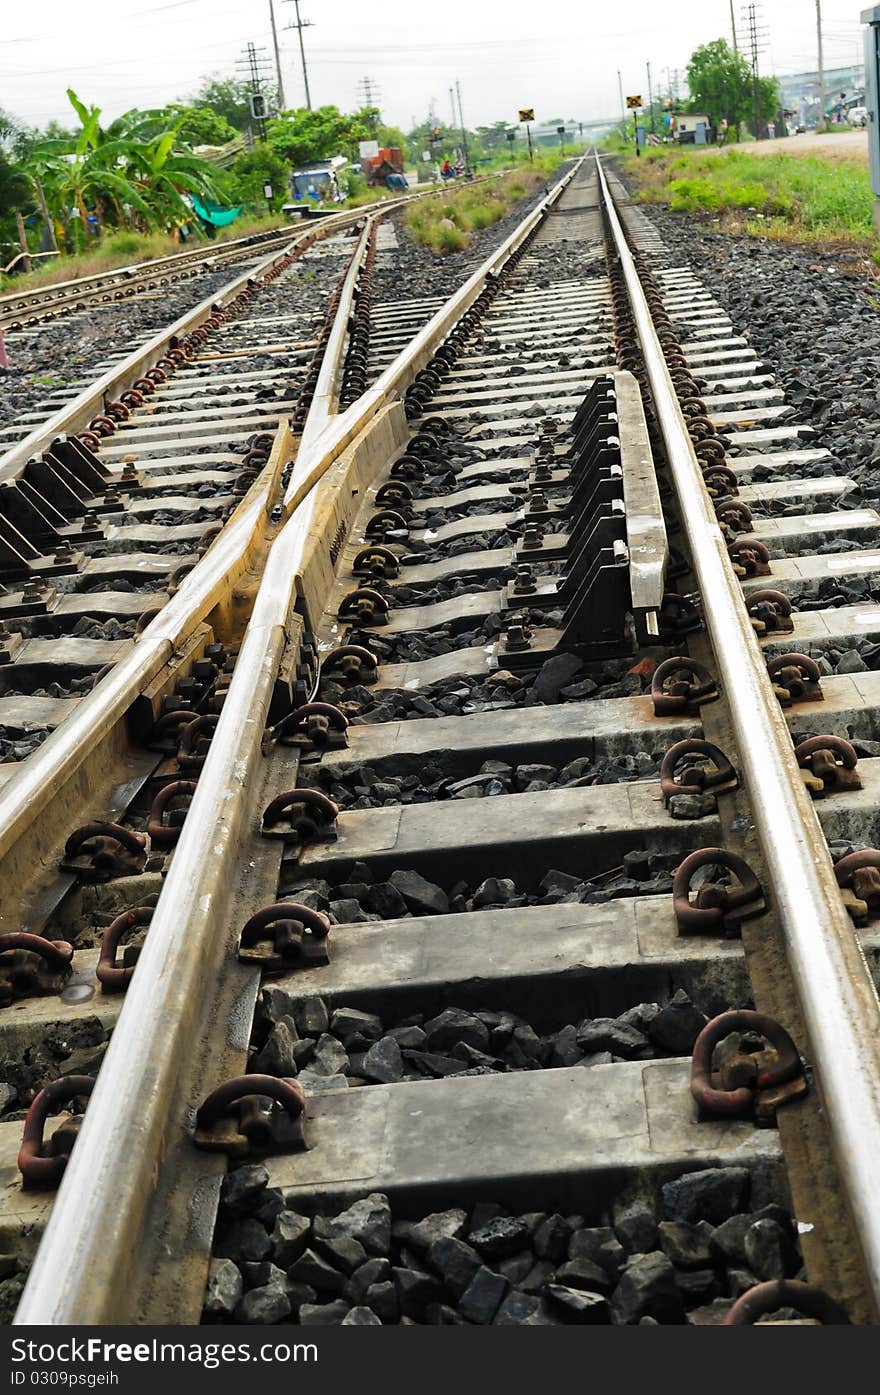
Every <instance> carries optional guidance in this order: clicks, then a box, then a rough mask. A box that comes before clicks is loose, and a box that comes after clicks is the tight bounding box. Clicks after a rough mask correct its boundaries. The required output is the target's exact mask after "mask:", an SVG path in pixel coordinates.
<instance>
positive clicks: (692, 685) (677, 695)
mask: <svg viewBox="0 0 880 1395" xmlns="http://www.w3.org/2000/svg"><path fill="white" fill-rule="evenodd" d="M681 674H690V675H691V678H692V679H693V680H696V681H692V682H689V681H686V680H684V679H683V678H682V677H681V676H680V675H681ZM667 682H668V683H669V687H668V688H667V687H666V684H667ZM717 697H718V685H717V683H716V681H715V679H714V678H713V677H712V674H711V673H710V672H709V670H708V669H707V668H704V667H703V665H702V664H698V663H697V661H696V660H695V659H690V658H688V657H687V655H678V656H676V657H674V658H671V659H664V660H663V662H662V664H658V665H657V667H656V668H655V670H654V676H653V678H652V679H651V700H652V702H653V704H654V716H655V717H676V716H681V715H682V714H683V713H691V714H693V715H695V716H696V715H698V714H699V708H700V704H701V703H704V702H714V701H715V699H716V698H717Z"/></svg>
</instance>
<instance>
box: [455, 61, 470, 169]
mask: <svg viewBox="0 0 880 1395" xmlns="http://www.w3.org/2000/svg"><path fill="white" fill-rule="evenodd" d="M455 93H456V96H457V97H458V120H459V126H460V129H461V144H462V149H463V151H464V172H465V174H466V175H470V172H471V157H470V151H469V150H468V140H467V131H466V130H465V128H464V114H463V112H462V109H461V83H460V82H459V80H458V78H456V79H455Z"/></svg>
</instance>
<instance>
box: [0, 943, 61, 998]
mask: <svg viewBox="0 0 880 1395" xmlns="http://www.w3.org/2000/svg"><path fill="white" fill-rule="evenodd" d="M72 961H73V945H70V944H68V943H67V941H66V940H47V939H46V938H45V937H44V936H43V935H32V934H30V933H29V932H28V931H26V930H17V931H13V932H11V933H10V934H7V935H0V1007H9V1004H10V1003H12V1002H14V1001H16V1000H17V999H19V998H43V997H46V996H47V995H48V994H50V993H60V992H61V990H62V988H63V987H64V985H65V983H66V981H67V979H68V978H69V976H70V966H71V963H72Z"/></svg>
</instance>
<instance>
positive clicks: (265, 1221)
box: [7, 1163, 802, 1327]
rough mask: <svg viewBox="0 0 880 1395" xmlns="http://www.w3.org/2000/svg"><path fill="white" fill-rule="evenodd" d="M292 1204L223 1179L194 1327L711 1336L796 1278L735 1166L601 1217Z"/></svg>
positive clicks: (264, 1189)
mask: <svg viewBox="0 0 880 1395" xmlns="http://www.w3.org/2000/svg"><path fill="white" fill-rule="evenodd" d="M762 1193H764V1194H762ZM296 1206H297V1202H296V1200H295V1199H294V1198H290V1199H287V1198H285V1196H284V1194H283V1192H282V1191H281V1189H280V1188H277V1187H270V1186H269V1185H268V1173H267V1171H266V1168H265V1167H264V1166H263V1165H262V1164H261V1163H250V1164H248V1165H246V1166H244V1167H240V1168H238V1169H237V1170H236V1171H234V1172H231V1173H230V1174H229V1175H228V1176H227V1177H226V1178H225V1179H224V1182H223V1191H222V1198H221V1205H220V1215H219V1222H218V1228H217V1231H216V1233H215V1237H214V1258H213V1259H212V1261H211V1270H210V1277H209V1281H208V1289H207V1293H206V1298H205V1308H204V1313H203V1319H202V1320H203V1322H204V1323H210V1324H276V1323H277V1324H284V1325H289V1324H299V1325H301V1326H337V1325H342V1326H355V1327H367V1326H386V1325H387V1326H397V1325H411V1324H427V1325H430V1326H441V1327H446V1326H452V1327H456V1326H470V1325H477V1326H488V1325H492V1326H498V1327H501V1326H527V1327H531V1326H554V1325H560V1324H562V1325H608V1324H612V1325H615V1326H633V1325H643V1326H655V1325H658V1324H660V1325H693V1326H702V1325H707V1324H712V1325H717V1324H719V1323H721V1322H723V1320H724V1317H725V1314H726V1313H727V1312H728V1310H729V1308H730V1306H731V1304H732V1302H733V1301H734V1299H735V1298H737V1297H738V1296H739V1295H740V1294H741V1293H743V1292H745V1291H746V1290H747V1289H749V1288H751V1287H752V1286H753V1285H754V1284H755V1283H758V1282H761V1281H762V1280H766V1279H781V1278H792V1277H797V1276H800V1275H801V1274H802V1265H801V1257H800V1252H799V1248H798V1240H797V1228H796V1225H795V1223H794V1220H793V1218H792V1216H791V1213H790V1211H789V1210H788V1209H787V1208H786V1207H785V1206H782V1205H779V1204H778V1203H777V1202H775V1201H773V1200H769V1199H768V1194H767V1192H766V1184H765V1183H764V1182H763V1181H762V1179H761V1178H760V1177H754V1178H753V1177H752V1176H751V1175H750V1173H749V1171H748V1170H747V1169H746V1168H744V1167H723V1168H722V1167H713V1168H706V1169H704V1170H702V1171H699V1172H689V1173H686V1174H685V1175H684V1176H681V1177H678V1178H674V1179H672V1180H671V1181H668V1182H666V1183H664V1184H663V1185H662V1186H661V1187H660V1188H659V1190H658V1193H657V1194H656V1195H655V1194H653V1193H652V1192H648V1191H645V1192H644V1193H634V1194H623V1195H621V1196H620V1197H618V1199H617V1200H616V1201H615V1202H614V1204H613V1205H612V1206H611V1207H610V1208H608V1210H607V1211H604V1212H601V1213H600V1214H598V1215H596V1214H594V1215H584V1214H577V1213H572V1212H569V1211H565V1212H557V1211H553V1210H548V1211H533V1212H529V1213H526V1214H512V1213H511V1212H510V1211H508V1210H507V1209H506V1208H505V1207H504V1206H502V1205H500V1204H498V1203H497V1202H495V1201H492V1200H483V1201H478V1202H477V1203H476V1204H475V1205H474V1206H472V1207H470V1208H468V1209H467V1210H465V1209H462V1208H459V1207H450V1208H449V1209H448V1210H444V1211H435V1212H432V1213H431V1214H429V1215H423V1216H421V1217H420V1218H419V1219H418V1220H412V1219H405V1218H403V1217H402V1216H400V1215H399V1214H397V1213H396V1211H395V1208H394V1207H393V1206H392V1203H391V1202H390V1201H389V1199H388V1197H387V1196H384V1195H383V1194H381V1193H379V1192H373V1193H370V1194H369V1195H368V1196H365V1197H363V1198H361V1199H360V1200H358V1201H355V1202H354V1204H353V1205H350V1206H348V1207H347V1208H346V1209H345V1210H341V1211H340V1210H334V1211H332V1212H330V1213H329V1214H326V1215H325V1214H319V1215H315V1216H311V1215H307V1214H302V1213H301V1212H300V1211H298V1210H297V1209H296ZM7 1282H12V1281H7Z"/></svg>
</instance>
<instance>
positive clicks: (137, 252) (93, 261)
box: [0, 214, 287, 291]
mask: <svg viewBox="0 0 880 1395" xmlns="http://www.w3.org/2000/svg"><path fill="white" fill-rule="evenodd" d="M286 222H287V219H286V218H283V217H282V216H281V215H280V214H278V215H273V216H272V217H269V216H268V215H267V216H266V217H264V218H239V219H238V220H237V221H236V222H235V223H230V224H229V226H228V227H226V228H219V229H218V231H217V236H216V237H215V238H211V239H210V240H209V239H207V238H206V239H204V240H203V241H196V240H193V239H190V241H189V242H177V241H176V240H175V238H173V237H168V236H167V235H166V234H165V233H136V232H128V231H123V232H116V233H111V234H109V235H108V236H107V237H104V238H102V239H101V241H100V242H99V243H97V244H96V245H95V248H94V250H93V251H91V252H88V253H86V254H83V255H82V256H76V257H65V256H61V257H53V258H52V259H51V260H47V261H44V262H43V263H41V264H40V263H38V264H37V265H36V266H35V267H34V270H33V271H31V272H28V273H27V275H22V276H3V275H0V291H10V290H16V291H18V290H27V289H28V287H31V286H34V287H36V286H50V285H53V284H54V283H55V282H56V281H72V280H75V279H76V278H77V277H78V276H97V275H99V274H100V273H101V272H102V271H114V270H115V269H116V268H117V267H120V266H129V265H134V264H136V263H138V262H146V261H152V260H153V259H154V258H156V257H170V256H173V255H174V253H175V252H184V251H186V250H188V249H189V248H193V247H198V246H201V247H202V248H203V249H204V250H205V251H206V252H208V251H210V249H211V248H212V247H215V246H217V244H218V243H222V242H232V241H234V240H235V239H236V238H238V237H249V236H250V234H251V233H258V232H267V231H268V230H269V229H270V228H280V227H283V226H284V225H285V224H286Z"/></svg>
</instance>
